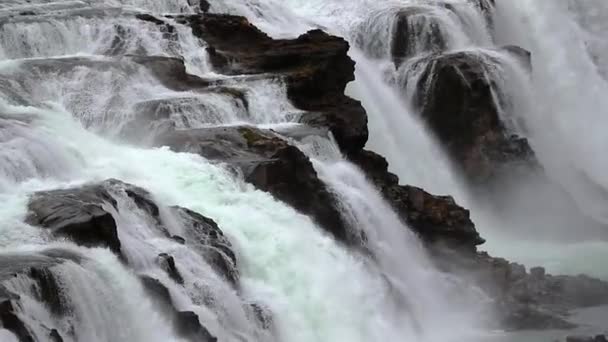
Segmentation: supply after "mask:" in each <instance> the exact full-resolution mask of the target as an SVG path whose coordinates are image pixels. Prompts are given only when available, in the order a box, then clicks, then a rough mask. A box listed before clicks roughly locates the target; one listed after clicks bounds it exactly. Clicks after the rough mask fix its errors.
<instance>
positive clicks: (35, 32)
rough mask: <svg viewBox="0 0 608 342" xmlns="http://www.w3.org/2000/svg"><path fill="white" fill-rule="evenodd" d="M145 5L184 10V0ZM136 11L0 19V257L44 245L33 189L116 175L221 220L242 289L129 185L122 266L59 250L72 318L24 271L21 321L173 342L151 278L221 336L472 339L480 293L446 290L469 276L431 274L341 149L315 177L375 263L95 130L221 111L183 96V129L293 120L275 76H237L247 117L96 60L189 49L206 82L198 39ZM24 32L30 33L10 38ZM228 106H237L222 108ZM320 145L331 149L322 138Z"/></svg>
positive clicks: (189, 168) (203, 168) (183, 162)
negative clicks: (30, 202) (264, 312)
mask: <svg viewBox="0 0 608 342" xmlns="http://www.w3.org/2000/svg"><path fill="white" fill-rule="evenodd" d="M131 4H133V3H131ZM182 4H183V3H182ZM107 5H114V6H116V5H119V4H118V3H113V2H109V3H107ZM137 6H142V7H144V8H146V9H149V10H154V11H178V10H182V9H183V8H182V7H180V6H181V5H180V4H179V3H167V6H159V4H156V3H147V2H141V3H137V4H135V7H137ZM49 15H50V14H49ZM109 15H115V12H112V11H110V12H109ZM79 20H81V21H80V22H79ZM129 20H132V19H129V18H121V17H120V16H118V18H116V19H108V18H105V19H104V18H102V19H96V18H93V19H90V18H88V19H78V17H76V18H74V17H72V16H71V15H66V17H65V18H61V17H53V18H52V19H50V20H49V21H44V22H35V21H32V22H27V21H26V22H25V23H22V24H21V23H15V24H12V23H11V24H6V25H15V26H16V27H10V28H7V29H6V30H4V31H2V33H3V40H2V49H3V50H2V51H4V56H5V58H21V60H16V61H11V62H6V63H3V65H2V66H1V68H0V78H1V79H2V80H3V81H4V86H3V87H2V101H1V102H0V109H1V112H2V114H3V115H6V118H4V117H3V118H2V127H3V128H4V129H6V134H5V137H4V136H3V138H4V139H3V140H2V151H3V152H4V151H6V154H5V156H4V160H5V161H6V163H5V164H4V165H10V167H5V168H4V169H3V170H2V171H3V174H2V180H3V182H4V183H6V185H5V186H3V187H2V188H1V189H0V190H1V191H2V192H1V193H0V197H1V198H2V199H3V203H5V205H4V206H3V208H2V211H1V212H0V221H1V223H2V227H3V228H2V231H1V232H0V235H1V236H2V239H1V240H0V243H1V245H2V246H3V247H2V253H3V255H10V253H34V251H41V250H43V249H45V248H48V247H49V246H51V245H49V243H48V240H49V239H50V237H49V236H48V235H47V233H46V232H45V231H44V230H41V229H38V228H35V227H30V226H27V225H25V224H24V223H22V220H23V218H24V216H25V212H26V205H27V196H28V194H30V193H32V192H33V191H38V190H47V189H57V188H66V187H70V186H77V185H80V184H83V183H86V182H91V181H101V180H104V179H108V178H116V179H120V180H122V181H124V182H128V183H132V184H135V185H138V186H142V187H143V188H145V189H147V190H149V191H150V192H151V193H152V194H153V195H154V198H155V200H156V201H157V202H158V203H159V204H160V205H161V206H162V205H174V204H177V205H181V206H184V207H187V208H191V209H193V210H196V211H198V212H200V213H202V214H204V215H207V216H209V217H212V218H214V219H215V220H216V221H217V222H218V224H219V226H220V227H221V229H222V230H223V231H224V232H225V233H226V234H227V235H228V236H229V237H230V239H231V240H232V242H233V243H234V245H235V249H236V252H237V254H238V261H239V270H240V273H241V280H240V284H241V288H240V290H235V289H234V288H232V287H231V286H230V285H228V284H227V283H226V282H225V281H224V280H223V279H222V278H221V277H220V276H219V275H217V274H215V272H214V271H213V269H212V268H211V266H209V265H208V264H207V263H206V262H205V261H204V260H203V259H202V258H201V257H200V256H199V255H198V254H197V253H196V252H195V251H193V250H192V248H191V247H189V246H184V245H180V244H179V243H177V242H175V241H173V240H171V239H168V238H167V237H166V236H165V235H163V234H162V233H161V232H160V231H159V230H158V229H157V227H156V226H155V224H154V222H152V219H151V218H150V217H148V216H147V214H146V213H145V212H143V211H141V210H139V209H138V208H137V207H136V205H135V203H133V202H132V200H130V199H129V198H128V197H127V196H125V195H124V193H123V190H122V189H121V187H120V186H117V187H115V188H114V187H113V188H112V189H111V193H112V196H113V197H114V198H115V200H116V201H117V209H116V210H114V209H112V212H113V216H114V217H115V219H116V221H117V224H118V231H119V238H120V240H121V242H122V254H123V255H124V256H125V258H126V260H127V261H128V263H129V268H126V267H125V266H124V265H122V264H120V263H119V261H118V259H117V258H116V257H115V256H114V255H112V254H111V253H110V252H109V251H107V250H103V249H86V248H83V247H75V246H74V245H72V244H71V243H68V242H64V243H62V244H60V245H59V246H58V248H62V249H65V250H69V251H71V252H72V253H75V254H76V255H80V256H81V257H83V258H84V259H83V260H82V261H80V262H79V263H76V262H73V261H66V262H64V263H63V264H61V265H58V266H54V267H53V268H52V269H51V270H52V272H53V274H54V275H55V277H56V278H57V279H58V281H59V283H60V286H61V287H62V290H63V293H65V294H66V296H67V297H68V298H70V301H69V304H70V307H71V310H70V314H69V317H66V318H63V319H61V320H59V319H58V318H57V317H55V316H54V315H53V314H51V313H50V312H49V311H48V309H47V308H46V307H45V306H44V305H43V304H42V303H39V302H38V301H37V299H36V298H34V296H33V294H31V293H30V292H28V291H30V290H29V289H30V288H31V287H30V286H27V282H29V281H30V280H29V279H28V278H27V277H23V279H20V281H23V282H24V283H19V282H18V281H17V280H14V281H10V282H8V283H6V284H5V285H7V287H8V288H9V290H12V291H14V292H17V293H23V294H24V295H27V296H26V297H27V298H26V297H24V301H23V306H24V307H23V308H22V311H19V315H20V316H21V317H22V319H23V320H24V321H25V322H26V323H27V324H28V326H31V327H32V328H31V329H32V332H31V333H32V334H33V335H34V337H35V338H36V339H37V340H39V341H45V340H46V339H47V338H48V337H47V336H48V330H47V328H48V327H56V328H57V329H58V330H59V332H60V334H61V335H62V336H63V337H64V339H65V340H67V341H91V342H95V341H100V342H101V341H121V340H130V341H179V340H180V339H179V337H177V336H176V335H175V333H174V332H173V331H172V330H171V328H170V324H168V322H167V318H166V317H165V316H163V315H162V314H161V313H160V312H156V309H155V308H154V307H153V304H152V300H151V299H150V298H149V297H148V296H147V295H146V293H145V292H144V289H143V287H142V285H141V284H140V283H139V282H138V279H137V275H144V274H145V275H149V276H153V277H155V278H157V279H158V280H159V281H161V282H162V283H163V284H164V285H165V286H166V287H167V288H168V289H169V291H170V293H171V297H172V301H173V302H174V305H175V306H176V308H177V309H178V310H188V311H194V312H195V313H197V314H198V316H199V318H200V320H201V323H202V324H203V325H204V326H205V327H206V328H207V329H209V331H210V332H211V333H212V334H213V335H214V336H216V337H218V339H219V340H220V341H273V340H280V341H345V340H350V341H375V340H380V339H388V340H398V339H401V340H417V341H459V340H461V339H462V338H464V336H470V335H471V334H473V329H474V328H475V327H474V326H473V321H474V319H473V317H471V316H469V313H470V314H474V313H475V308H470V307H468V308H467V310H464V306H463V305H464V304H471V303H475V301H477V300H479V299H478V298H472V301H471V302H469V301H458V303H457V301H454V300H451V299H450V296H451V294H452V293H451V292H450V291H459V289H460V288H462V285H459V284H456V282H457V280H456V279H451V278H450V277H448V276H446V275H442V274H440V273H438V272H437V271H435V270H434V269H433V267H432V265H431V264H430V262H429V261H428V259H427V257H426V256H425V252H424V251H423V250H422V248H421V247H420V246H419V243H418V241H417V239H416V237H415V236H414V235H413V234H412V233H410V232H409V230H408V229H407V227H405V226H404V225H403V224H402V223H401V222H399V219H398V218H397V216H396V214H394V213H393V212H392V211H391V209H390V208H389V207H388V205H387V204H386V203H384V201H383V200H382V199H381V196H380V195H379V194H378V193H377V192H376V190H375V189H374V188H373V187H372V186H371V185H370V184H369V183H368V182H367V181H366V180H365V177H364V176H363V175H362V173H361V172H360V171H358V170H357V169H356V168H354V167H353V166H352V165H350V164H349V163H347V162H346V161H343V160H342V158H341V156H339V155H338V156H336V157H337V159H333V157H334V156H332V155H331V154H330V155H325V154H321V155H312V154H311V155H312V156H314V157H315V166H316V167H317V169H318V170H319V172H320V174H321V175H322V176H321V177H322V179H323V180H325V181H326V182H327V184H328V185H330V186H331V188H332V189H333V190H334V191H335V192H336V193H337V195H338V196H339V197H340V198H341V199H342V202H343V203H342V205H343V206H344V207H345V208H346V207H348V210H347V211H346V212H345V215H347V216H348V217H349V219H350V220H351V221H352V223H353V229H358V230H361V231H363V232H365V233H366V234H367V236H368V237H369V240H368V241H369V242H368V243H369V246H368V247H369V248H370V249H371V251H372V253H373V254H374V257H373V259H372V258H370V257H369V256H365V255H363V254H362V253H361V252H358V251H348V250H347V249H345V248H344V247H343V246H341V245H339V244H338V243H337V242H335V241H334V240H333V239H332V238H330V237H328V236H326V235H325V234H324V233H323V231H322V229H321V228H320V227H317V226H316V225H315V224H314V223H313V222H312V221H311V220H310V219H309V218H308V217H305V216H303V215H300V214H298V213H297V212H295V211H294V210H293V209H291V208H289V207H287V206H285V205H284V204H282V203H279V202H277V201H276V200H274V199H273V198H272V197H271V196H270V195H268V194H265V193H262V192H259V191H256V190H254V189H253V188H252V186H250V185H247V184H245V183H243V181H242V180H241V179H239V178H238V177H235V176H234V175H233V174H232V173H230V172H228V171H226V170H224V169H222V168H221V167H219V166H214V165H211V164H209V163H207V162H206V161H205V160H204V159H203V158H201V157H198V156H195V155H190V154H180V153H174V152H171V151H169V150H168V149H139V148H134V147H126V146H122V145H119V144H116V143H115V142H112V141H109V140H106V139H105V138H103V137H100V136H99V135H96V133H95V132H103V133H104V134H110V135H112V134H114V133H115V132H117V131H119V130H120V128H121V125H122V124H123V123H124V122H125V121H127V120H128V119H130V117H131V116H132V115H133V113H132V110H133V109H136V108H137V106H138V105H139V104H141V103H146V102H147V101H155V100H162V99H169V100H170V101H175V100H176V99H184V98H188V99H195V100H201V101H209V103H210V104H211V105H212V108H213V110H211V112H212V113H211V115H210V116H208V117H204V116H203V117H197V118H196V119H198V121H197V120H194V118H193V117H191V116H192V115H193V110H192V107H191V106H189V105H188V103H186V105H185V106H184V105H183V102H182V103H180V102H179V101H177V106H178V108H177V109H176V108H171V109H170V110H173V111H174V112H175V113H177V112H179V113H183V112H184V111H185V112H186V116H185V118H186V119H188V123H187V124H184V123H183V122H182V125H183V126H182V128H185V127H204V126H206V125H216V124H236V123H240V122H243V121H245V122H249V123H254V124H261V125H268V124H276V123H281V122H287V121H290V120H291V119H293V118H294V117H295V115H296V114H297V111H296V110H295V109H294V108H293V107H291V105H289V103H288V102H287V101H286V99H285V94H284V88H283V86H282V84H280V83H276V82H268V81H259V82H252V83H249V84H243V83H242V82H240V81H235V86H237V87H245V88H246V89H245V90H246V95H247V100H248V106H249V114H250V117H245V118H243V116H242V114H238V113H234V111H235V109H236V110H237V111H239V110H240V111H242V110H243V109H242V108H240V109H239V108H235V106H234V104H226V103H225V102H224V103H222V101H223V100H222V99H221V95H212V94H210V95H204V94H203V95H200V94H192V93H189V92H175V91H171V90H169V89H166V88H165V87H163V86H162V85H161V84H160V83H159V82H158V81H156V80H155V79H154V77H153V76H152V75H150V74H149V73H148V72H147V71H146V70H145V68H143V67H141V66H140V65H138V64H137V63H135V62H133V61H131V60H130V59H129V58H117V57H108V56H97V55H102V54H109V55H115V54H125V53H138V54H158V55H164V56H175V55H182V54H183V55H185V56H186V57H188V56H190V57H192V58H190V59H188V58H187V59H186V63H187V66H188V67H189V70H190V71H192V72H194V73H199V74H204V73H206V74H209V75H211V74H210V73H209V71H208V69H206V66H205V64H204V56H202V57H201V56H200V55H201V54H202V51H203V48H202V44H203V43H202V42H197V40H196V39H194V38H193V37H192V36H191V34H190V36H188V33H189V32H188V30H187V29H180V30H179V33H180V36H179V38H178V39H179V41H178V43H179V45H178V47H179V48H175V47H174V46H172V45H170V44H169V45H164V44H162V43H161V42H159V41H158V38H159V33H158V32H156V31H155V27H152V26H150V25H147V24H141V28H140V27H139V25H137V24H136V23H133V22H130V21H129ZM84 21H86V24H85V23H84ZM117 27H123V28H122V29H121V30H124V31H125V32H126V34H124V37H123V39H124V42H123V43H124V44H122V45H121V49H120V51H114V50H112V45H113V43H112V40H111V39H110V38H111V37H113V36H115V35H116V34H117V33H118V34H121V35H122V33H121V32H118V31H119V30H118V29H117ZM11 30H12V31H11ZM11 32H13V33H11ZM15 32H23V34H24V35H23V36H21V38H20V39H18V40H17V39H16V38H15V37H14V35H15V34H16V33H15ZM43 32H45V33H46V32H48V33H49V34H50V37H51V39H50V40H49V41H46V40H44V39H41V36H42V34H43ZM77 37H78V38H77ZM184 42H185V43H184ZM193 43H196V44H199V45H193ZM196 51H199V53H197V52H196ZM64 55H79V56H82V57H81V58H79V59H73V58H72V59H69V58H65V57H63V56H64ZM22 58H27V59H22ZM17 95H18V96H17ZM218 97H220V98H218ZM171 103H175V102H171ZM184 107H185V108H184ZM184 109H185V110H184ZM213 111H216V113H215V114H213ZM224 112H227V113H226V114H228V115H221V114H224ZM178 119H183V117H178ZM178 126H179V125H178ZM86 128H89V129H90V130H86ZM323 143H324V144H327V143H329V144H330V146H333V148H335V145H332V143H330V142H329V141H328V140H323ZM303 148H304V146H303ZM317 158H318V159H317ZM3 185H4V184H3ZM164 224H165V225H167V227H168V229H169V230H170V233H172V234H173V233H175V234H179V233H180V231H182V230H183V228H181V226H180V225H181V223H180V221H179V219H177V218H171V217H164ZM43 246H46V247H43ZM159 253H169V254H171V255H172V256H173V257H174V258H175V261H176V265H177V266H178V268H179V270H180V273H181V274H182V276H183V278H184V286H179V285H177V284H175V283H174V282H173V281H172V280H171V279H169V278H168V277H167V275H166V274H165V273H164V272H163V271H161V270H160V269H159V267H158V266H157V263H156V258H157V255H158V254H159ZM14 282H18V284H14ZM451 283H454V284H453V285H450V284H451ZM24 286H25V287H24ZM209 298H211V300H209ZM249 303H260V304H261V305H263V306H267V307H269V308H270V310H271V312H272V317H273V320H274V324H273V328H272V329H270V330H266V329H262V328H261V327H260V326H259V325H258V324H257V323H256V322H255V320H253V319H252V315H251V308H250V307H249V305H248V304H249ZM439 318H440V320H441V324H438V323H437V320H438V319H439ZM72 326H73V327H74V330H73V331H74V333H73V334H72V333H70V331H72V328H71V327H72Z"/></svg>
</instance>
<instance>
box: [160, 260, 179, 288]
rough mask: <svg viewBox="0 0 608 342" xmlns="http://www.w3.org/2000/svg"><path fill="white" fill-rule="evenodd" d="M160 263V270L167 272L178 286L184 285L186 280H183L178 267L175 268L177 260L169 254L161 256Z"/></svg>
mask: <svg viewBox="0 0 608 342" xmlns="http://www.w3.org/2000/svg"><path fill="white" fill-rule="evenodd" d="M158 262H159V264H160V268H162V269H163V270H164V271H165V272H167V274H168V275H169V277H170V278H171V279H173V280H174V281H175V282H176V283H178V284H183V283H184V278H182V275H181V274H180V273H179V270H178V269H177V266H175V259H174V258H173V257H172V256H171V255H169V254H167V253H161V254H159V255H158Z"/></svg>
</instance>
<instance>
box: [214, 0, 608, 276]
mask: <svg viewBox="0 0 608 342" xmlns="http://www.w3.org/2000/svg"><path fill="white" fill-rule="evenodd" d="M211 3H212V10H217V11H224V10H232V11H234V12H236V13H238V14H242V15H246V16H248V17H249V19H250V20H251V21H252V22H254V23H257V24H261V25H266V26H271V27H272V30H271V32H272V33H273V34H274V35H275V36H296V35H297V34H298V33H299V32H301V30H302V28H301V26H304V27H305V28H308V27H314V26H320V27H323V28H327V29H329V30H330V31H331V32H334V33H337V34H340V35H344V36H346V37H349V38H350V41H351V43H353V44H354V45H356V46H359V47H360V48H361V49H362V50H363V51H362V53H359V52H356V50H354V51H352V50H351V56H352V57H353V58H354V59H355V60H356V61H357V66H356V69H357V80H356V81H355V82H353V83H352V84H351V85H350V86H349V94H351V95H352V96H354V97H355V98H357V99H359V100H361V101H362V102H363V105H364V107H365V108H366V110H367V111H368V115H369V121H370V123H369V129H370V140H369V143H368V148H371V149H373V150H375V151H377V152H379V153H380V154H382V155H384V156H386V157H387V159H388V160H389V164H390V166H389V167H390V168H391V170H393V172H395V173H397V174H398V175H399V176H400V178H401V180H402V182H404V183H411V184H416V185H422V186H423V187H425V188H426V189H428V190H430V191H432V192H435V193H439V194H441V193H444V194H450V195H453V196H454V197H455V198H456V199H457V201H458V202H459V203H461V204H463V205H464V206H465V207H468V208H470V209H471V210H472V216H473V220H474V221H475V222H476V223H477V227H478V229H479V230H480V231H481V233H482V235H483V236H484V237H486V238H487V239H488V241H489V242H488V243H487V244H486V246H485V248H486V249H488V250H489V251H490V252H492V253H493V254H496V255H500V256H504V257H507V258H509V259H511V260H515V261H520V262H524V263H525V264H528V265H536V264H540V265H543V266H546V267H547V268H548V270H549V271H551V272H555V273H567V274H576V273H579V272H585V273H589V274H593V275H596V276H600V277H606V272H605V270H604V269H605V268H603V267H601V266H598V264H599V263H601V260H602V257H601V256H602V255H605V254H606V251H608V243H606V242H603V241H597V240H596V239H597V238H596V237H597V235H598V232H597V231H594V230H593V229H588V228H587V227H585V226H584V223H580V224H579V223H577V222H576V221H575V222H573V221H572V220H570V219H569V217H566V216H564V214H561V213H560V212H559V211H555V209H551V207H552V206H557V207H559V205H561V204H559V203H560V201H559V200H557V201H555V202H556V203H555V204H551V202H553V200H554V199H552V198H551V196H553V195H551V194H549V195H546V194H544V193H534V192H533V193H530V192H528V193H527V195H526V196H527V197H528V198H516V199H514V200H513V201H514V202H520V204H521V205H523V206H528V207H534V206H535V205H536V204H535V202H536V203H539V202H544V204H543V206H540V207H539V208H538V210H532V211H531V212H530V213H529V214H528V215H530V216H528V217H522V218H519V220H515V221H513V220H509V222H505V221H503V220H502V219H497V218H496V217H494V215H492V214H491V213H490V212H488V209H487V208H485V207H484V205H483V203H476V202H475V199H474V198H469V196H468V195H467V192H466V189H465V188H464V187H463V186H461V185H460V184H459V183H460V179H459V177H458V176H457V175H456V174H455V173H454V172H453V171H452V170H451V169H450V166H449V164H448V163H447V162H446V158H445V157H444V156H443V155H442V153H441V151H440V149H439V148H438V147H437V145H436V144H435V142H434V141H433V139H432V138H430V137H429V136H428V135H426V134H424V133H423V130H422V129H421V127H422V125H421V124H420V123H419V122H418V121H417V119H415V118H414V117H413V115H412V114H414V113H412V110H411V109H408V103H407V101H403V99H407V98H408V97H409V96H411V95H412V94H413V92H412V91H411V90H409V93H406V94H405V95H406V96H403V95H399V92H403V90H398V89H397V90H396V89H391V88H392V87H391V86H389V85H386V84H385V83H384V82H382V79H383V78H384V79H387V80H389V83H390V82H392V81H393V80H394V79H397V80H399V79H400V78H401V82H403V78H404V77H411V76H409V75H407V73H408V72H410V70H408V63H407V62H406V63H405V64H404V65H403V66H402V67H401V68H400V69H399V73H398V74H394V71H392V70H391V69H393V67H392V66H391V61H390V60H389V58H388V57H389V56H390V43H389V42H390V39H391V38H390V37H391V36H392V35H391V33H392V30H393V27H394V25H395V13H398V12H400V11H415V12H416V13H420V14H418V15H417V17H416V18H419V19H416V21H414V22H413V23H412V24H411V27H410V30H414V29H415V28H416V25H420V27H422V28H420V30H423V31H426V32H428V31H429V30H435V29H437V30H439V31H440V32H442V33H444V34H445V37H444V39H445V41H446V42H447V44H446V46H445V48H446V49H447V50H452V51H467V52H469V53H474V54H476V55H479V56H480V58H486V56H491V57H492V58H493V59H497V60H499V61H502V63H501V64H500V65H497V64H495V63H490V64H488V66H489V67H492V68H498V70H493V71H491V72H494V74H490V75H489V77H493V78H494V79H496V78H497V77H499V79H497V81H498V82H499V84H500V89H499V90H501V91H502V92H503V94H502V95H503V96H506V97H508V98H510V101H511V103H510V105H511V108H505V112H503V113H502V114H503V120H505V122H506V123H507V125H508V126H510V127H513V128H515V129H516V130H517V131H518V132H520V133H524V135H525V136H527V137H528V138H529V139H530V142H531V144H532V147H533V149H534V150H535V151H536V152H537V155H538V157H539V159H540V161H541V163H542V165H543V167H544V168H545V170H546V171H547V173H548V174H549V176H550V177H551V178H552V179H553V180H555V181H557V182H558V183H559V184H561V185H562V186H564V187H565V189H566V190H567V191H568V193H569V194H570V195H572V196H574V198H575V199H576V200H577V203H578V204H579V207H580V208H582V209H583V211H584V212H586V213H587V214H589V215H592V216H593V217H594V218H595V219H598V220H601V221H604V222H606V215H607V214H606V201H607V200H608V193H607V192H606V190H605V188H606V184H605V183H606V177H605V175H604V173H605V172H604V170H606V166H608V165H605V164H606V163H605V161H606V160H608V159H606V158H602V157H601V156H602V155H603V151H604V150H605V146H607V143H608V142H607V141H605V139H604V136H605V134H603V131H602V125H601V124H600V123H602V122H604V121H605V120H604V117H606V115H605V114H606V113H604V112H605V110H604V109H605V108H608V104H606V103H604V102H605V99H606V96H605V93H608V91H607V89H606V87H607V85H608V84H607V83H606V73H605V70H606V65H607V64H606V58H607V57H606V56H608V50H607V49H606V45H605V38H604V36H605V32H606V30H607V29H606V25H605V20H604V18H605V13H606V5H605V2H604V1H601V0H592V1H584V2H582V1H565V0H564V1H534V0H517V1H509V2H499V4H498V8H497V10H496V13H498V14H499V15H498V16H497V17H495V18H494V22H495V25H496V29H495V30H494V32H495V37H494V40H495V41H496V42H493V39H491V38H490V37H489V35H490V33H489V32H488V29H487V28H486V27H485V21H484V19H483V16H482V15H481V13H480V12H479V11H478V10H476V9H475V8H473V6H469V5H467V4H464V3H463V2H458V1H454V2H451V1H450V2H449V3H455V5H456V7H455V8H456V11H455V12H452V11H448V10H446V9H444V8H438V7H439V6H436V5H434V4H433V3H432V2H426V1H407V0H403V1H385V2H377V1H373V2H371V1H365V0H360V1H349V2H348V3H345V2H341V1H329V2H328V1H320V0H319V1H298V0H290V1H284V2H282V3H281V4H282V5H283V6H282V7H281V6H280V5H279V4H277V3H275V4H273V5H274V7H276V8H278V9H277V10H275V11H273V12H271V13H272V14H268V12H266V11H261V12H255V11H251V9H252V8H255V7H256V6H258V3H257V2H255V1H247V2H246V3H245V4H244V5H241V6H240V7H239V8H236V7H232V8H227V7H225V6H223V5H222V1H219V0H216V1H212V2H211ZM263 3H264V4H268V2H263ZM446 3H448V1H446ZM284 8H289V9H290V10H292V11H293V12H295V13H297V14H298V15H299V16H300V18H301V21H300V22H301V23H302V24H301V25H295V24H294V23H291V22H290V24H289V25H282V24H281V22H280V21H277V20H274V19H273V18H275V17H276V16H279V17H280V13H282V12H283V11H284ZM412 26H413V27H412ZM421 40H422V42H419V41H414V42H410V43H412V44H413V45H414V48H413V51H412V53H413V54H414V55H419V56H424V54H425V53H427V52H428V50H429V47H428V45H426V44H425V43H424V41H425V38H424V37H422V38H421ZM417 44H420V45H417ZM504 44H516V45H521V46H522V47H524V48H527V49H529V50H530V51H531V52H532V56H533V57H532V58H533V75H531V76H530V77H529V76H527V75H525V73H526V72H525V70H523V69H522V68H521V66H519V65H517V63H516V61H514V60H512V59H511V58H510V57H509V56H507V55H504V54H501V53H499V52H496V51H495V50H494V47H495V46H501V45H504ZM565 46H567V47H568V48H564V47H565ZM365 55H367V57H366V56H365ZM414 74H415V73H414ZM409 84H415V82H411V80H410V83H409ZM402 94H403V93H402ZM414 116H415V115H414ZM580 132H584V134H582V135H581V133H580ZM530 185H531V186H530ZM527 186H530V188H531V189H534V188H535V185H534V184H523V185H522V187H524V188H525V187H527ZM520 196H521V195H520ZM546 209H547V210H553V211H548V212H547V214H544V215H545V216H547V215H551V216H553V217H544V218H542V220H539V219H540V218H541V216H543V214H540V213H541V211H540V210H546ZM564 212H566V211H564ZM535 215H538V217H535ZM565 215H569V214H565ZM526 221H527V222H526ZM538 222H542V225H543V227H539V226H538ZM581 225H583V226H581ZM530 229H534V230H535V231H537V233H538V235H537V236H532V237H533V238H535V239H534V240H535V241H529V240H530V238H531V236H530V235H528V234H525V233H524V232H526V231H529V230H530ZM573 231H580V233H572V232H573ZM561 235H564V236H570V238H569V239H571V236H572V235H577V241H576V242H568V243H563V242H541V241H542V240H545V239H551V240H554V239H556V237H559V236H561ZM558 240H559V238H558ZM558 251H567V252H566V253H561V252H558ZM590 257H591V259H592V260H593V262H591V263H589V259H590ZM595 261H597V262H595Z"/></svg>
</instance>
